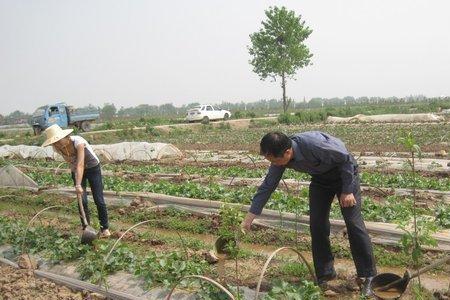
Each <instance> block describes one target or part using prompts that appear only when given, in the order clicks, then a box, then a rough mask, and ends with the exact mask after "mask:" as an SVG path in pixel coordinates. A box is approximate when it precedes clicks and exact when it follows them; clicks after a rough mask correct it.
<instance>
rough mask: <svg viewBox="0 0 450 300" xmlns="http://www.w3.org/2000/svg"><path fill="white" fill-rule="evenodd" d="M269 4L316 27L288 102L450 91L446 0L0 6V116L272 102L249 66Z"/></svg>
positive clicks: (269, 87) (18, 1) (270, 85)
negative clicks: (59, 109) (51, 107)
mask: <svg viewBox="0 0 450 300" xmlns="http://www.w3.org/2000/svg"><path fill="white" fill-rule="evenodd" d="M271 5H279V6H281V5H284V6H286V7H287V8H288V9H291V10H295V11H296V13H297V14H301V15H302V17H303V19H304V20H305V21H306V23H307V25H308V26H309V27H310V28H311V29H313V33H312V34H311V36H310V38H309V39H308V40H307V41H306V44H307V45H308V46H309V47H310V49H311V52H312V53H313V54H314V56H313V63H314V65H312V66H309V67H306V68H305V69H302V70H300V71H299V73H298V74H297V76H296V78H297V80H295V81H290V82H288V85H287V94H288V96H290V97H292V98H294V99H296V100H302V99H303V97H306V99H309V98H311V97H344V96H355V97H356V96H398V97H401V96H407V95H416V94H424V95H426V96H441V95H450V84H449V82H450V79H449V74H450V15H449V12H450V1H446V0H442V1H437V0H436V1H433V0H423V1H415V0H395V1H392V0H377V1H373V0H370V1H368V0H345V1H344V0H342V1H338V0H333V1H331V0H330V1H318V0H308V1H303V0H296V1H260V0H253V1H250V0H246V1H230V0H227V1H213V0H208V1H206V0H205V1H194V0H190V1H140V0H132V1H131V0H123V1H114V0H105V1H95V0H89V1H88V0H86V1H80V0H77V1H64V0H55V1H45V0H39V1H37V0H36V1H31V0H9V1H8V0H0V43H1V45H0V101H1V110H0V113H2V114H7V113H10V112H12V111H14V110H16V109H19V110H22V111H25V112H32V111H33V110H34V109H35V108H36V107H37V106H39V105H44V104H47V103H51V102H55V101H57V100H61V101H65V102H67V103H69V104H71V105H75V106H82V105H86V104H89V103H91V104H94V105H99V106H102V105H103V104H104V103H106V102H112V103H114V104H115V105H116V107H118V108H119V107H120V106H125V107H127V106H134V105H137V104H142V103H147V104H163V103H170V102H171V103H173V104H174V105H177V106H179V105H181V104H184V103H189V102H194V101H198V102H204V103H206V102H212V103H220V102H221V101H232V102H237V101H256V100H259V99H270V98H280V97H281V88H280V86H279V83H278V82H275V83H274V82H270V81H265V82H263V81H260V80H259V78H258V76H257V75H256V74H254V73H253V72H252V68H251V66H250V65H249V63H248V60H249V58H250V57H249V54H248V51H247V45H249V42H250V41H249V34H250V33H252V32H255V31H257V30H258V29H259V28H260V27H261V21H262V20H263V19H264V10H265V9H267V8H268V7H269V6H271Z"/></svg>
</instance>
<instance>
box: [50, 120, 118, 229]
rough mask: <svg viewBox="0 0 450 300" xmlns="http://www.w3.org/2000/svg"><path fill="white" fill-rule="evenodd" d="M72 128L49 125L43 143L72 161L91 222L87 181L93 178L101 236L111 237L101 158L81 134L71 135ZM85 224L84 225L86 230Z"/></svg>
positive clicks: (77, 186)
mask: <svg viewBox="0 0 450 300" xmlns="http://www.w3.org/2000/svg"><path fill="white" fill-rule="evenodd" d="M72 131H73V129H61V127H59V126H58V125H56V124H54V125H52V126H50V127H48V128H47V129H46V130H45V131H44V133H45V135H46V137H47V139H46V141H45V142H44V144H42V147H46V146H49V145H52V146H53V150H55V151H56V152H57V153H59V154H60V155H62V157H63V158H64V160H65V161H66V162H67V163H69V165H70V169H71V171H72V179H73V183H74V185H75V191H76V193H77V195H81V196H82V199H83V207H84V211H85V214H86V220H87V222H88V224H90V218H89V209H88V200H87V193H86V181H88V182H89V186H90V187H91V192H92V196H93V198H94V202H95V205H96V206H97V213H98V218H99V220H100V228H101V230H100V237H109V236H110V235H111V233H110V232H109V229H108V227H109V225H108V212H107V210H106V204H105V200H104V198H103V179H102V172H101V168H100V160H99V159H98V157H97V155H96V154H95V153H94V151H93V150H92V147H91V145H89V143H88V142H87V141H86V140H85V139H84V138H82V137H81V136H78V135H70V134H71V133H72ZM78 209H80V207H78ZM81 224H83V221H81ZM84 227H85V226H84V225H83V230H84Z"/></svg>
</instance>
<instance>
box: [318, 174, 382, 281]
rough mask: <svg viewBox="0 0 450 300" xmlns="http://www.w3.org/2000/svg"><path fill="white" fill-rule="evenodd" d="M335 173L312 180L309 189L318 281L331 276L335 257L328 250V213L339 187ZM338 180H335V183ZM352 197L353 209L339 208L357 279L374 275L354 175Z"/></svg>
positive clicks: (357, 185) (370, 246)
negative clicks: (354, 200)
mask: <svg viewBox="0 0 450 300" xmlns="http://www.w3.org/2000/svg"><path fill="white" fill-rule="evenodd" d="M336 175H337V174H336V172H330V174H325V175H319V176H313V177H312V180H311V184H310V186H309V207H310V231H311V239H312V252H313V260H314V268H315V271H316V276H317V279H318V280H319V281H320V279H321V278H326V277H327V276H328V275H331V274H333V273H334V266H333V263H334V257H333V254H332V252H331V247H330V239H329V236H330V220H329V217H330V209H331V203H332V202H333V199H334V197H335V196H336V195H337V197H338V199H339V196H340V194H341V189H342V183H341V180H340V178H339V176H336ZM336 177H338V179H335V178H336ZM353 195H354V196H355V199H356V205H355V206H353V207H345V208H342V207H341V213H342V216H343V218H344V220H345V224H346V226H347V234H348V238H349V242H350V249H351V253H352V257H353V261H354V263H355V267H356V271H357V275H358V277H371V276H375V275H376V267H375V259H374V256H373V249H372V242H371V240H370V237H369V235H368V233H367V230H366V226H365V224H364V220H363V218H362V215H361V188H360V180H359V176H358V174H357V173H356V174H355V181H354V184H353Z"/></svg>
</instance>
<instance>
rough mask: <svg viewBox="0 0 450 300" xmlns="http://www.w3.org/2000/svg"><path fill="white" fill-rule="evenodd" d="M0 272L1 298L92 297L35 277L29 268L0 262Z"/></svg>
mask: <svg viewBox="0 0 450 300" xmlns="http://www.w3.org/2000/svg"><path fill="white" fill-rule="evenodd" d="M0 274H1V275H0V299H1V300H9V299H11V300H13V299H14V300H17V299H23V300H28V299H30V300H40V299H42V300H53V299H55V300H57V299H58V300H59V299H71V300H82V299H92V298H91V297H90V295H88V294H83V293H82V292H75V291H72V290H71V289H69V288H68V287H65V286H61V285H57V284H55V283H54V282H51V281H49V280H46V279H43V278H39V277H35V276H34V274H33V271H31V270H26V269H15V268H13V267H10V266H8V265H5V264H0Z"/></svg>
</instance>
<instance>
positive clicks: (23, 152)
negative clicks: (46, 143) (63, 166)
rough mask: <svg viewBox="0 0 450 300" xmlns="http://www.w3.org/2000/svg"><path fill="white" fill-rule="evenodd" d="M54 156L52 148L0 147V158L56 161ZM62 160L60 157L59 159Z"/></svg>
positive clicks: (55, 155)
mask: <svg viewBox="0 0 450 300" xmlns="http://www.w3.org/2000/svg"><path fill="white" fill-rule="evenodd" d="M58 156H59V155H58V154H56V153H55V152H54V151H53V149H52V147H45V148H43V147H39V146H26V145H17V146H10V145H4V146H1V147H0V157H2V158H37V159H45V158H50V159H57V158H58ZM59 158H60V159H61V160H62V157H59Z"/></svg>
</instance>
